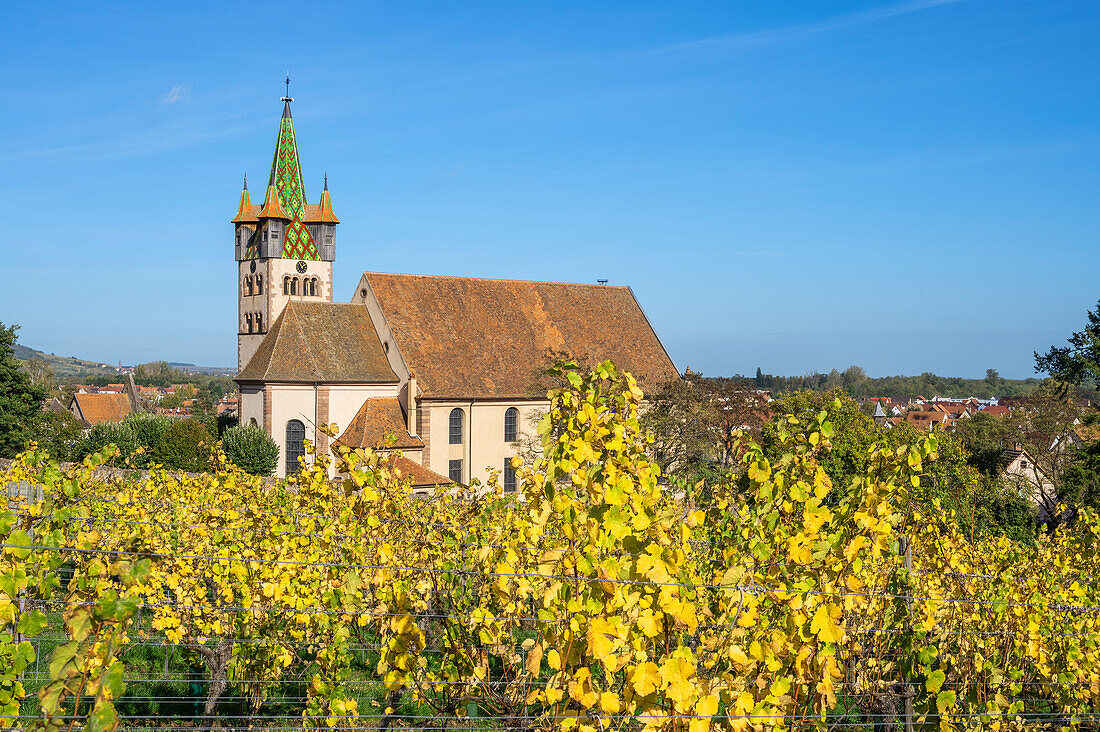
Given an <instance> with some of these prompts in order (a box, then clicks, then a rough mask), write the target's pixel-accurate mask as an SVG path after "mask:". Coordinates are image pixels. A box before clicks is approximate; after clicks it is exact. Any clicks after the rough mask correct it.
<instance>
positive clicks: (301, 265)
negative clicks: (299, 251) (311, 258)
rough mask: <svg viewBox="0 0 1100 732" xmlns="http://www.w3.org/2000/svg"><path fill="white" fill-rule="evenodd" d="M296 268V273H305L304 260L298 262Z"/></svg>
mask: <svg viewBox="0 0 1100 732" xmlns="http://www.w3.org/2000/svg"><path fill="white" fill-rule="evenodd" d="M297 270H298V274H305V273H306V263H305V262H298V266H297Z"/></svg>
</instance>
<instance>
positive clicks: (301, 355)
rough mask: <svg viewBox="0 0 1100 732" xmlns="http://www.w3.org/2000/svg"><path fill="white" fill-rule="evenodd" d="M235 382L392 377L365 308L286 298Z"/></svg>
mask: <svg viewBox="0 0 1100 732" xmlns="http://www.w3.org/2000/svg"><path fill="white" fill-rule="evenodd" d="M237 381H281V382H296V383H301V382H307V383H315V382H320V383H344V384H393V383H396V382H397V376H396V375H395V374H394V373H393V369H391V368H390V362H389V360H388V359H387V358H386V354H384V353H383V352H382V344H380V343H379V342H378V334H377V333H376V332H375V330H374V324H373V323H372V322H371V319H370V313H368V312H367V309H366V308H365V307H363V306H362V305H353V304H350V303H334V302H300V301H291V302H289V303H287V305H286V307H285V308H283V312H282V313H280V314H279V317H278V318H276V319H275V323H274V325H272V326H271V330H270V331H269V332H268V334H267V335H266V336H264V339H263V341H261V342H260V347H259V348H257V349H256V353H255V354H254V355H253V356H252V360H250V361H249V362H248V365H246V366H245V367H244V369H242V370H241V373H239V374H238V375H237Z"/></svg>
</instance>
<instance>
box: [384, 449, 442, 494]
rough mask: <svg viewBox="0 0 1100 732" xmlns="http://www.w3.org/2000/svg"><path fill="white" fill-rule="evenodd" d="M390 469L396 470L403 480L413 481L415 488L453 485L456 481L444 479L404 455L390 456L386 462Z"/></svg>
mask: <svg viewBox="0 0 1100 732" xmlns="http://www.w3.org/2000/svg"><path fill="white" fill-rule="evenodd" d="M385 462H386V464H387V465H388V467H390V468H393V469H395V472H397V473H399V474H400V475H399V477H401V478H410V479H412V485H413V487H414V488H429V487H434V486H437V485H453V484H454V481H453V480H451V479H450V478H444V477H443V476H442V475H440V474H439V473H436V472H435V471H433V470H429V469H428V468H425V467H424V466H423V465H421V464H420V463H418V462H416V461H414V460H410V459H409V458H407V457H405V456H404V455H401V456H397V455H389V456H387V457H386V460H385Z"/></svg>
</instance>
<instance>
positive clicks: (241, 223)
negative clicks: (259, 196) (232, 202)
mask: <svg viewBox="0 0 1100 732" xmlns="http://www.w3.org/2000/svg"><path fill="white" fill-rule="evenodd" d="M258 223H259V219H258V218H256V212H255V211H254V210H253V208H252V199H251V198H250V197H249V195H248V176H247V175H246V176H245V177H244V188H243V189H242V190H241V203H240V205H239V206H237V215H236V216H234V217H233V224H234V226H235V227H236V231H235V232H234V233H235V236H234V245H233V254H234V259H236V260H237V261H238V262H240V261H242V260H244V259H248V258H250V256H251V255H249V253H248V250H249V247H250V246H252V245H253V237H254V236H255V234H256V225H257V224H258Z"/></svg>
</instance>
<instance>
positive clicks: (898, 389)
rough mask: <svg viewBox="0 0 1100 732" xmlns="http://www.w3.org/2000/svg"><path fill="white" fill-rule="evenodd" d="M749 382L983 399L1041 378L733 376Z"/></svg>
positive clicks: (778, 387) (849, 372) (1029, 387)
mask: <svg viewBox="0 0 1100 732" xmlns="http://www.w3.org/2000/svg"><path fill="white" fill-rule="evenodd" d="M737 378H741V379H744V380H745V381H747V382H750V383H752V384H753V385H755V386H756V387H757V388H760V389H768V390H771V391H772V392H774V393H777V394H781V393H784V392H788V391H797V390H799V389H810V390H813V391H829V390H830V389H844V390H845V391H847V392H848V393H849V394H851V395H852V396H855V397H861V396H866V397H874V396H918V395H919V396H923V397H925V398H928V399H930V398H932V397H936V396H938V397H948V398H954V399H958V398H963V397H977V398H979V399H986V398H989V397H992V396H997V397H1006V396H1023V395H1026V394H1029V393H1031V392H1032V391H1034V390H1035V389H1036V388H1037V387H1038V386H1039V384H1040V383H1041V382H1042V379H1041V378H1037V377H1031V378H1028V379H1005V378H1002V377H1001V376H1000V375H999V374H997V372H996V371H992V370H991V373H990V374H989V375H988V376H987V377H986V378H984V379H964V378H960V377H957V376H939V375H937V374H933V373H928V372H926V373H923V374H921V375H919V376H882V377H877V378H875V377H869V376H867V374H866V373H865V372H864V371H863V369H862V368H860V367H859V366H852V367H850V368H848V369H845V370H844V371H837V370H835V369H834V370H833V371H830V372H829V373H827V374H822V373H813V374H806V375H805V376H776V375H773V374H764V373H760V372H759V370H758V371H757V374H756V377H755V378H753V377H745V376H741V377H737Z"/></svg>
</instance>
